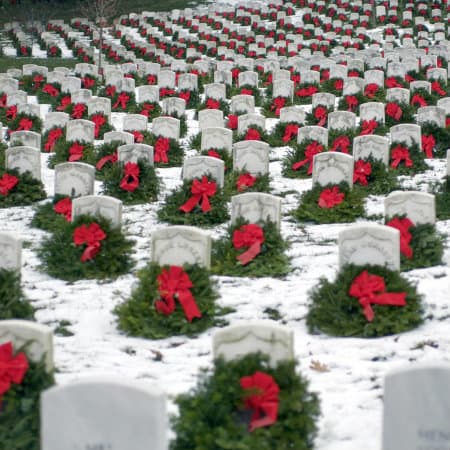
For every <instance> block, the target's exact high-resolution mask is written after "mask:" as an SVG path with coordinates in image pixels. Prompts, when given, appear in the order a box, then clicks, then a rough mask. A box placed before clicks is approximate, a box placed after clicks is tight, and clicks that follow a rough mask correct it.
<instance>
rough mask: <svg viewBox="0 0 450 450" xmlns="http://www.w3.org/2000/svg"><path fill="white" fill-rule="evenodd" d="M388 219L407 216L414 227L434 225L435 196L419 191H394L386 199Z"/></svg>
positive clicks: (385, 205)
mask: <svg viewBox="0 0 450 450" xmlns="http://www.w3.org/2000/svg"><path fill="white" fill-rule="evenodd" d="M384 215H385V217H386V218H391V217H394V216H403V215H406V217H408V219H410V220H411V221H412V222H413V224H414V225H422V224H434V223H435V222H436V206H435V199H434V195H432V194H427V193H426V192H418V191H394V192H391V193H390V194H389V195H388V196H387V197H386V198H385V199H384Z"/></svg>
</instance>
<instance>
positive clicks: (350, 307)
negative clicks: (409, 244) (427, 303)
mask: <svg viewBox="0 0 450 450" xmlns="http://www.w3.org/2000/svg"><path fill="white" fill-rule="evenodd" d="M365 296H369V297H368V298H370V300H369V302H367V301H366V297H365ZM421 302H422V298H421V296H420V295H419V294H418V293H417V290H416V288H415V286H414V285H413V284H412V283H411V282H409V281H408V280H406V279H404V278H402V276H401V275H400V273H398V272H396V271H392V270H389V269H387V268H386V267H383V266H371V265H367V266H355V265H351V264H349V265H346V266H345V267H343V268H342V269H341V270H340V271H339V273H338V275H337V277H336V280H335V281H332V282H331V281H329V280H328V279H326V278H321V279H320V280H319V284H318V285H317V286H316V287H315V288H314V289H313V290H312V291H311V293H310V307H309V311H308V315H307V318H306V324H307V326H308V329H309V332H310V333H318V332H319V331H321V332H323V333H326V334H329V335H332V336H342V337H350V336H352V337H356V336H359V337H379V336H387V335H390V334H396V333H402V332H404V331H408V330H411V329H413V328H416V327H417V326H419V325H420V324H421V323H422V321H423V317H422V315H423V311H422V305H421ZM370 319H371V320H370Z"/></svg>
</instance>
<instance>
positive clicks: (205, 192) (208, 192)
mask: <svg viewBox="0 0 450 450" xmlns="http://www.w3.org/2000/svg"><path fill="white" fill-rule="evenodd" d="M216 191H217V185H216V182H215V181H208V177H207V176H206V175H203V176H202V181H199V180H197V179H195V180H194V181H193V182H192V187H191V193H192V197H191V198H190V199H189V200H188V201H187V202H186V203H184V204H183V205H181V206H180V208H179V209H180V211H183V212H184V213H189V212H191V211H192V210H193V209H194V207H195V206H196V205H197V204H198V203H200V204H201V208H202V211H203V212H204V213H205V212H208V211H211V204H210V203H209V197H213V196H214V195H215V194H216Z"/></svg>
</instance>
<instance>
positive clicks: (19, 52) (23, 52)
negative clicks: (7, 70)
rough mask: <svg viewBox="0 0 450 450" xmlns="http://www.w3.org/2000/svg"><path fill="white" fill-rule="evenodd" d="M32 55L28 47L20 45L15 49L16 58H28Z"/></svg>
mask: <svg viewBox="0 0 450 450" xmlns="http://www.w3.org/2000/svg"><path fill="white" fill-rule="evenodd" d="M31 54H32V48H31V46H30V45H20V46H17V47H16V56H18V57H24V58H29V57H31Z"/></svg>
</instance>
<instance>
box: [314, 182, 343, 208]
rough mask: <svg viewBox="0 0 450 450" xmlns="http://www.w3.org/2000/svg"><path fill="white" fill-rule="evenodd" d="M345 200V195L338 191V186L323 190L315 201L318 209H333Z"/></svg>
mask: <svg viewBox="0 0 450 450" xmlns="http://www.w3.org/2000/svg"><path fill="white" fill-rule="evenodd" d="M344 199H345V194H344V193H343V192H340V191H339V187H338V186H333V187H332V188H331V189H324V190H323V191H322V192H321V193H320V195H319V200H318V201H317V203H318V205H319V208H333V207H334V206H336V205H339V204H341V203H342V202H343V201H344Z"/></svg>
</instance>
